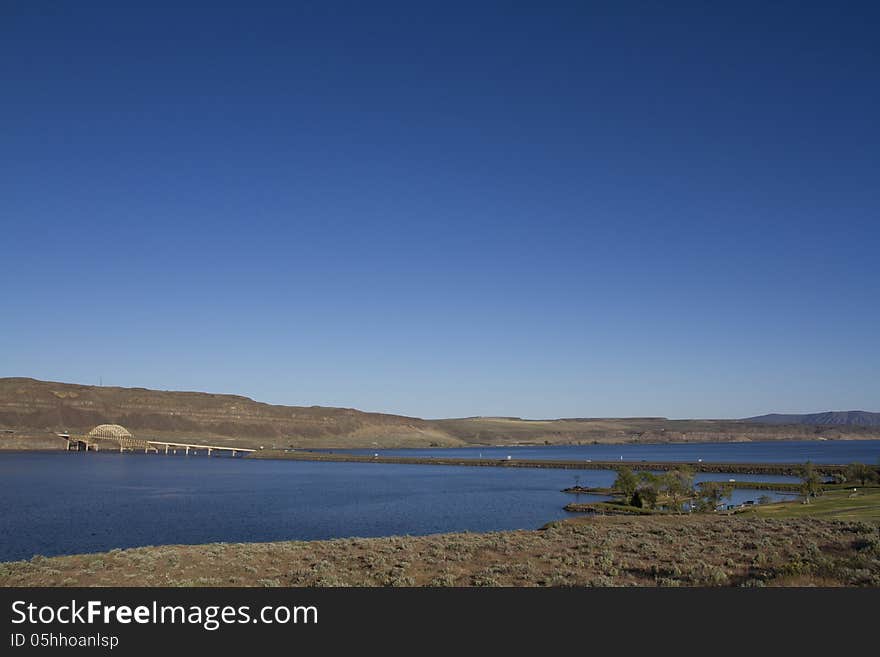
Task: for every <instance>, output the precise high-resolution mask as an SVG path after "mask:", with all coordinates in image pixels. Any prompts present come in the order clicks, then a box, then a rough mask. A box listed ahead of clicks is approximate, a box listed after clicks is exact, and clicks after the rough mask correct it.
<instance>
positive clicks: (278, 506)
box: [0, 441, 880, 561]
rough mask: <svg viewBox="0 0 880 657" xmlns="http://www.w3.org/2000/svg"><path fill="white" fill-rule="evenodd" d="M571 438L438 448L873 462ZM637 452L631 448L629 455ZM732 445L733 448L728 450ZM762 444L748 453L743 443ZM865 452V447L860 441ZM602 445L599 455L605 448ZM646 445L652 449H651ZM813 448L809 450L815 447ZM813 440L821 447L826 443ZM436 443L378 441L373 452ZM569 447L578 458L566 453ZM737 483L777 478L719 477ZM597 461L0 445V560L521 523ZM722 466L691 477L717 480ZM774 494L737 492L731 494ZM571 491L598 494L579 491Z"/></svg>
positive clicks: (860, 453)
mask: <svg viewBox="0 0 880 657" xmlns="http://www.w3.org/2000/svg"><path fill="white" fill-rule="evenodd" d="M772 445H773V447H774V448H775V451H773V450H769V449H768V447H765V446H764V445H763V444H756V443H740V444H735V445H731V444H725V445H717V446H714V445H699V446H694V445H666V446H655V445H649V446H642V447H641V448H635V447H634V446H625V447H620V446H610V447H609V446H585V447H555V448H544V447H540V448H493V449H485V448H484V449H479V448H474V449H468V450H445V451H444V453H450V454H453V453H454V454H457V455H471V454H472V455H477V454H479V453H480V452H482V453H483V454H484V455H485V454H486V453H487V452H489V453H492V454H498V455H499V458H502V456H501V455H502V454H503V455H504V456H506V455H507V453H511V454H512V455H513V456H514V458H516V457H522V458H556V459H563V460H564V459H571V458H596V459H601V458H614V456H613V454H618V455H620V454H621V453H623V454H624V455H625V457H626V459H627V460H631V461H638V460H642V459H646V460H648V459H661V458H662V459H664V460H673V459H682V460H689V459H693V458H695V456H694V455H695V454H696V453H697V452H695V451H688V450H697V451H698V452H699V455H697V456H696V458H703V459H704V460H725V459H726V460H731V461H757V460H761V461H777V462H780V461H802V460H806V459H805V458H804V455H805V451H804V450H808V451H809V450H812V451H810V458H812V460H814V461H816V462H821V461H823V460H824V461H838V460H840V461H844V462H847V461H853V460H862V461H869V462H875V461H876V456H877V453H878V452H880V441H873V442H872V443H867V442H864V441H862V442H851V443H837V442H835V443H831V442H829V443H808V444H805V445H799V444H797V443H795V444H779V443H775V444H772ZM638 449H641V450H642V451H637V450H638ZM738 449H739V450H741V451H740V452H739V453H738V454H737V453H736V450H738ZM756 449H758V450H763V451H758V452H756V451H755V450H756ZM872 449H873V451H872ZM609 450H610V451H609ZM658 450H659V451H658ZM816 450H818V452H817V451H816ZM826 450H827V451H826ZM415 452H418V453H426V454H433V455H436V454H438V452H437V451H436V450H406V451H395V452H392V451H390V450H383V451H382V453H383V454H387V453H407V454H412V453H415ZM575 455H578V456H575ZM730 476H731V477H734V478H736V479H738V480H740V481H748V480H763V481H768V480H773V481H792V480H793V479H791V478H786V477H769V476H760V477H750V476H748V475H730ZM614 477H615V473H614V472H612V471H608V470H594V471H590V470H582V471H576V472H574V471H568V470H544V469H525V468H522V469H520V468H510V469H508V468H469V467H449V466H436V467H435V466H430V465H392V464H378V463H376V464H373V463H308V462H296V461H260V460H248V459H232V458H210V459H209V458H206V457H204V456H197V457H185V456H181V455H178V456H170V455H169V456H165V455H153V454H151V455H143V454H102V453H98V454H95V453H88V454H86V453H73V452H71V453H67V452H60V453H2V452H0V482H2V488H0V504H2V508H3V510H4V512H3V514H2V515H0V560H2V561H7V560H12V559H26V558H30V557H31V556H33V555H34V554H44V555H54V554H70V553H77V552H95V551H103V550H110V549H113V548H116V547H120V548H124V547H133V546H139V545H160V544H168V543H205V542H212V541H226V542H235V541H273V540H290V539H300V540H311V539H325V538H339V537H348V536H387V535H393V534H428V533H435V532H447V531H474V532H481V531H493V530H503V529H518V528H523V529H534V528H536V527H540V526H541V525H543V524H544V523H546V522H548V521H550V520H554V519H557V518H563V517H566V516H567V515H569V514H567V513H566V512H565V511H563V510H562V507H563V506H564V505H565V504H567V503H568V502H571V501H573V500H575V499H576V498H575V496H573V495H569V494H566V493H562V492H560V491H561V489H562V488H566V487H568V486H572V485H574V484H576V483H579V484H580V485H582V486H609V485H610V484H611V482H612V481H613V479H614ZM725 478H727V475H717V474H713V475H701V476H700V477H698V480H702V479H725ZM762 494H769V495H771V496H773V497H775V498H779V497H781V496H780V495H779V494H778V493H771V492H766V493H765V492H763V491H761V492H758V491H749V490H737V491H735V492H734V496H733V499H732V502H733V503H739V502H742V501H744V500H746V499H757V498H758V497H759V496H760V495H762ZM578 499H579V501H594V500H599V499H603V498H602V497H600V496H590V495H581V496H578Z"/></svg>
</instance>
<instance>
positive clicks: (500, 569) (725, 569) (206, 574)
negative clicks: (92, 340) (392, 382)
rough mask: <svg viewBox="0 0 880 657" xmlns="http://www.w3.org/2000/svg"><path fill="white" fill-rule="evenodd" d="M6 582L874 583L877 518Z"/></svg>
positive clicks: (673, 524)
mask: <svg viewBox="0 0 880 657" xmlns="http://www.w3.org/2000/svg"><path fill="white" fill-rule="evenodd" d="M0 585H3V586H109V585H129V586H423V585H435V586H657V585H660V586H731V585H735V586H780V585H781V586H790V585H796V586H804V585H831V586H878V585H880V534H878V526H877V525H876V524H874V523H864V522H844V521H837V520H826V519H817V518H802V519H797V518H795V519H776V518H761V517H755V516H734V517H730V516H727V517H715V516H676V517H650V518H627V517H589V518H578V519H573V520H568V521H564V522H556V523H551V525H549V526H548V527H547V528H546V529H544V530H540V531H514V532H499V533H490V534H469V533H464V534H441V535H433V536H424V537H390V538H374V539H344V540H333V541H315V542H283V543H243V544H225V543H217V544H209V545H197V546H163V547H149V548H138V549H131V550H114V551H111V552H107V553H103V554H92V555H76V556H68V557H56V558H41V557H37V558H34V559H32V560H31V561H27V562H13V563H4V564H0Z"/></svg>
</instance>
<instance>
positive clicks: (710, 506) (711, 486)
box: [696, 481, 733, 513]
mask: <svg viewBox="0 0 880 657" xmlns="http://www.w3.org/2000/svg"><path fill="white" fill-rule="evenodd" d="M732 490H733V486H731V485H730V484H728V483H726V482H723V481H704V482H703V483H701V484H700V494H699V495H698V496H697V500H696V502H697V510H698V511H702V512H704V513H706V512H712V511H715V510H717V509H718V506H719V505H720V504H721V500H723V499H724V498H725V497H728V496H729V495H730V492H731V491H732Z"/></svg>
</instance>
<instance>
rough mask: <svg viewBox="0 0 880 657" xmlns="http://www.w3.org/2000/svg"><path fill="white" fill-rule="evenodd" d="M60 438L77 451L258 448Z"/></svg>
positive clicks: (236, 451) (233, 450) (61, 435)
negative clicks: (102, 449)
mask: <svg viewBox="0 0 880 657" xmlns="http://www.w3.org/2000/svg"><path fill="white" fill-rule="evenodd" d="M57 435H58V437H59V438H61V439H63V440H66V441H67V450H68V451H70V450H71V449H73V450H75V451H86V452H88V451H93V452H98V451H100V450H101V448H102V447H103V448H104V449H116V448H118V449H119V451H120V452H124V451H125V450H129V451H132V452H133V451H135V450H137V451H140V450H144V453H145V454H147V453H149V452H155V453H156V454H158V453H159V452H160V450H161V451H164V453H165V454H168V453H172V454H177V451H178V450H181V451H183V453H184V454H189V453H190V452H192V453H193V454H198V453H199V451H207V452H208V456H211V454H212V453H213V452H217V451H221V452H231V453H232V456H235V455H236V454H239V453H242V454H250V453H251V452H255V451H256V450H254V449H250V448H247V447H228V446H223V445H202V444H198V443H177V442H169V441H164V440H146V439H138V438H127V437H126V438H93V437H89V436H84V437H77V436H71V435H70V434H66V433H59V434H57Z"/></svg>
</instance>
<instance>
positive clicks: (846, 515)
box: [749, 487, 880, 522]
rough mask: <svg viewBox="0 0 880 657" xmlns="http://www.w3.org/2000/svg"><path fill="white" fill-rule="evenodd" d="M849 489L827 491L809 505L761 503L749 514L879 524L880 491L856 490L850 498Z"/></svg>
mask: <svg viewBox="0 0 880 657" xmlns="http://www.w3.org/2000/svg"><path fill="white" fill-rule="evenodd" d="M850 495H852V489H851V488H847V489H846V490H833V491H828V492H826V493H825V494H824V495H822V496H821V497H818V498H815V499H814V500H812V501H811V502H810V503H809V504H803V503H802V502H800V501H796V502H779V503H777V504H762V505H760V506H758V507H756V508H755V509H753V510H751V511H749V513H753V514H755V515H759V516H763V517H769V518H802V517H806V516H815V517H820V518H838V519H840V520H873V521H876V522H880V488H858V487H857V493H856V494H855V496H854V497H850Z"/></svg>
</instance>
